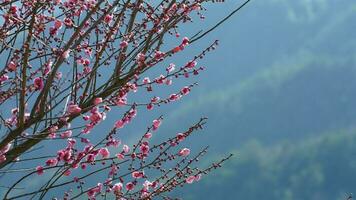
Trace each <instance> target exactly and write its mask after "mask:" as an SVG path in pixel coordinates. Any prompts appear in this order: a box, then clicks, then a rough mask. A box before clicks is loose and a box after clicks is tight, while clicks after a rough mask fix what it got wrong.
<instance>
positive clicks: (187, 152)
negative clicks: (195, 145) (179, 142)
mask: <svg viewBox="0 0 356 200" xmlns="http://www.w3.org/2000/svg"><path fill="white" fill-rule="evenodd" d="M189 154H190V149H188V148H184V149H181V150H180V151H179V152H178V155H180V156H184V157H185V156H188V155H189Z"/></svg>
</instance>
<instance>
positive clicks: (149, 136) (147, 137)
mask: <svg viewBox="0 0 356 200" xmlns="http://www.w3.org/2000/svg"><path fill="white" fill-rule="evenodd" d="M144 137H145V138H146V139H150V138H151V137H152V133H146V134H145V136H144Z"/></svg>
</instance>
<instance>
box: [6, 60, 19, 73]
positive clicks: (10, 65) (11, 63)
mask: <svg viewBox="0 0 356 200" xmlns="http://www.w3.org/2000/svg"><path fill="white" fill-rule="evenodd" d="M16 68H17V65H16V64H15V63H14V62H12V61H11V62H10V63H9V64H8V65H7V69H8V70H9V71H10V72H12V71H15V70H16Z"/></svg>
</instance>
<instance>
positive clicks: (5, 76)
mask: <svg viewBox="0 0 356 200" xmlns="http://www.w3.org/2000/svg"><path fill="white" fill-rule="evenodd" d="M7 80H9V76H7V75H6V74H4V75H2V76H1V77H0V82H5V81H7Z"/></svg>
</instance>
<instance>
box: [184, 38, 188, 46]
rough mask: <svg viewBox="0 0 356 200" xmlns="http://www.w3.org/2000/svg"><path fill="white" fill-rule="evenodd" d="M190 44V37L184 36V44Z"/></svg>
mask: <svg viewBox="0 0 356 200" xmlns="http://www.w3.org/2000/svg"><path fill="white" fill-rule="evenodd" d="M188 44H189V38H187V37H184V38H183V40H182V45H184V46H186V45H188Z"/></svg>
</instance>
